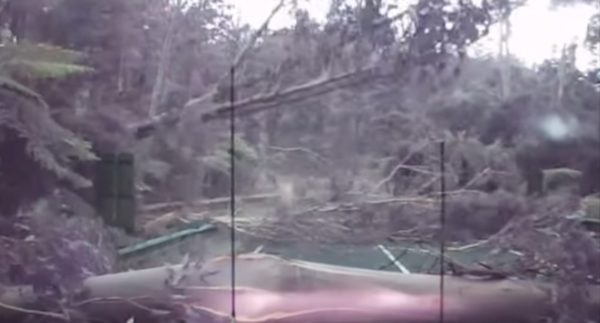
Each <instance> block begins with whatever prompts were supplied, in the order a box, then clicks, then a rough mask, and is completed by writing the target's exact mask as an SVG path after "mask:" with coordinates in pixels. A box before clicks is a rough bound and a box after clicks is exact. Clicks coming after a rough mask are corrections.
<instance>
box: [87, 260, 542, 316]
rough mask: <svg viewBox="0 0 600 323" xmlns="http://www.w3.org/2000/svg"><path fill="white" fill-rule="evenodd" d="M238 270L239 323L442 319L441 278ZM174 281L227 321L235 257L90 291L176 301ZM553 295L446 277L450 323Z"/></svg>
mask: <svg viewBox="0 0 600 323" xmlns="http://www.w3.org/2000/svg"><path fill="white" fill-rule="evenodd" d="M237 268H238V270H237V272H236V285H237V286H240V287H239V288H237V289H236V297H237V302H236V304H237V306H236V311H237V313H238V317H237V321H238V322H248V323H249V322H263V323H270V322H281V323H284V322H285V323H288V322H349V323H351V322H356V323H360V322H396V323H402V322H432V323H433V322H438V321H439V315H440V314H439V312H440V304H441V303H440V302H441V300H440V278H439V277H438V276H434V275H422V274H398V273H393V272H383V271H374V270H363V269H355V268H347V267H340V266H332V265H324V264H319V263H312V262H305V261H297V260H285V259H282V258H278V257H274V256H269V255H264V254H252V255H244V256H239V258H238V259H237ZM170 277H180V280H181V284H180V285H181V286H180V287H178V288H177V290H179V292H181V295H182V296H184V298H185V300H184V301H183V303H185V304H186V305H188V306H191V307H192V308H194V309H195V311H196V312H202V313H204V314H205V315H208V316H209V317H212V318H213V319H214V320H215V322H217V321H219V319H222V318H226V317H228V315H229V312H230V307H231V290H230V288H229V286H230V285H231V281H230V277H231V271H230V259H229V258H228V257H223V258H217V259H214V260H212V261H210V262H208V263H205V264H204V265H203V266H201V267H198V266H193V265H191V266H187V267H185V266H184V265H178V266H172V267H161V268H152V269H146V270H139V271H132V272H125V273H119V274H112V275H105V276H99V277H94V278H90V279H88V280H86V281H85V283H84V286H85V289H86V297H88V298H90V299H109V298H112V299H115V298H116V299H135V298H140V297H148V298H152V299H155V300H156V299H167V298H169V297H170V296H172V290H171V289H170V288H167V285H168V284H166V283H165V282H167V281H169V279H170ZM182 286H183V287H182ZM552 293H553V291H552V289H551V288H549V287H548V286H546V285H543V284H535V283H531V282H525V281H516V280H509V279H503V280H479V279H469V278H462V277H461V278H459V277H445V290H444V293H443V297H444V314H445V321H446V322H505V321H510V322H519V321H526V320H528V319H531V318H535V317H538V316H543V315H545V313H547V312H548V310H550V306H551V300H552V295H553V294H552ZM98 312H101V311H98ZM113 313H114V311H113ZM124 314H125V315H124V316H123V317H125V316H127V315H130V314H132V313H124Z"/></svg>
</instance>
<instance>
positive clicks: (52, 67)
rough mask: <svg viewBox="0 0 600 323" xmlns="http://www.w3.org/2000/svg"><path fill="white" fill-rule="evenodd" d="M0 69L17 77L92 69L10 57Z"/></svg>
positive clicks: (41, 76)
mask: <svg viewBox="0 0 600 323" xmlns="http://www.w3.org/2000/svg"><path fill="white" fill-rule="evenodd" d="M0 69H1V70H5V71H6V72H8V73H10V74H11V75H15V76H18V77H25V78H32V79H44V78H62V77H67V76H70V75H77V74H83V73H88V72H91V71H93V70H94V69H92V68H90V67H87V66H83V65H78V64H70V63H57V62H48V61H32V60H24V59H12V60H9V61H6V62H4V63H2V64H0Z"/></svg>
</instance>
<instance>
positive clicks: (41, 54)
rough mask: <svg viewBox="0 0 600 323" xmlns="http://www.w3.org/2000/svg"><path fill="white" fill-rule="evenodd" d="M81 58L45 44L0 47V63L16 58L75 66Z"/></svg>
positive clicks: (68, 51)
mask: <svg viewBox="0 0 600 323" xmlns="http://www.w3.org/2000/svg"><path fill="white" fill-rule="evenodd" d="M83 57H84V55H83V54H81V53H79V52H77V51H74V50H70V49H65V48H61V47H57V46H52V45H45V44H33V43H28V42H22V43H14V44H5V45H2V46H0V61H8V60H11V59H14V58H18V59H22V60H28V61H44V62H56V63H70V64H75V63H77V62H79V61H81V59H83Z"/></svg>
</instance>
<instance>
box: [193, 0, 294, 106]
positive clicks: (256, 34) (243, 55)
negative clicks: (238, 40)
mask: <svg viewBox="0 0 600 323" xmlns="http://www.w3.org/2000/svg"><path fill="white" fill-rule="evenodd" d="M284 4H285V0H280V1H279V4H277V6H275V8H273V10H271V13H270V14H269V16H268V17H267V19H266V20H265V21H264V22H263V24H262V25H261V26H260V28H259V29H258V30H256V32H254V34H252V37H250V40H249V41H248V43H247V44H246V46H244V48H243V49H242V50H241V51H240V52H239V54H238V55H237V56H236V57H235V59H234V61H233V63H232V65H231V67H232V68H235V69H237V68H239V67H240V66H241V65H242V64H243V63H244V60H245V59H246V57H247V56H248V53H249V52H250V49H252V48H253V47H254V44H256V41H257V40H258V38H260V36H262V34H264V33H265V31H266V30H267V28H269V24H270V23H271V20H272V19H273V17H275V14H277V12H278V11H279V10H281V8H283V5H284ZM228 76H229V71H227V73H225V74H223V75H222V76H221V78H220V79H219V81H218V82H217V83H216V85H215V86H214V87H213V88H212V90H211V91H209V92H208V93H206V94H204V95H202V96H200V97H198V98H193V99H190V100H189V101H188V102H187V103H186V104H185V106H184V111H185V110H186V109H188V108H191V107H194V106H197V105H199V104H201V103H203V102H205V101H206V100H208V99H210V98H212V97H213V96H214V95H215V94H216V93H217V91H218V88H219V87H220V86H223V84H224V83H225V82H227V80H228Z"/></svg>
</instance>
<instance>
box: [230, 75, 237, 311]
mask: <svg viewBox="0 0 600 323" xmlns="http://www.w3.org/2000/svg"><path fill="white" fill-rule="evenodd" d="M230 77H231V79H230V82H231V83H230V88H229V103H230V105H231V111H230V114H229V134H230V137H229V140H230V142H229V143H230V147H231V148H230V149H231V151H230V152H229V156H230V163H231V165H230V167H231V172H230V190H231V191H230V194H229V195H230V196H229V199H230V202H229V203H230V209H231V213H230V220H231V224H230V225H231V226H230V238H231V241H230V243H231V321H232V322H235V321H236V312H235V307H236V306H235V305H236V304H235V154H234V148H235V109H234V108H235V105H234V104H235V67H234V66H232V67H231V70H230Z"/></svg>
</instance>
